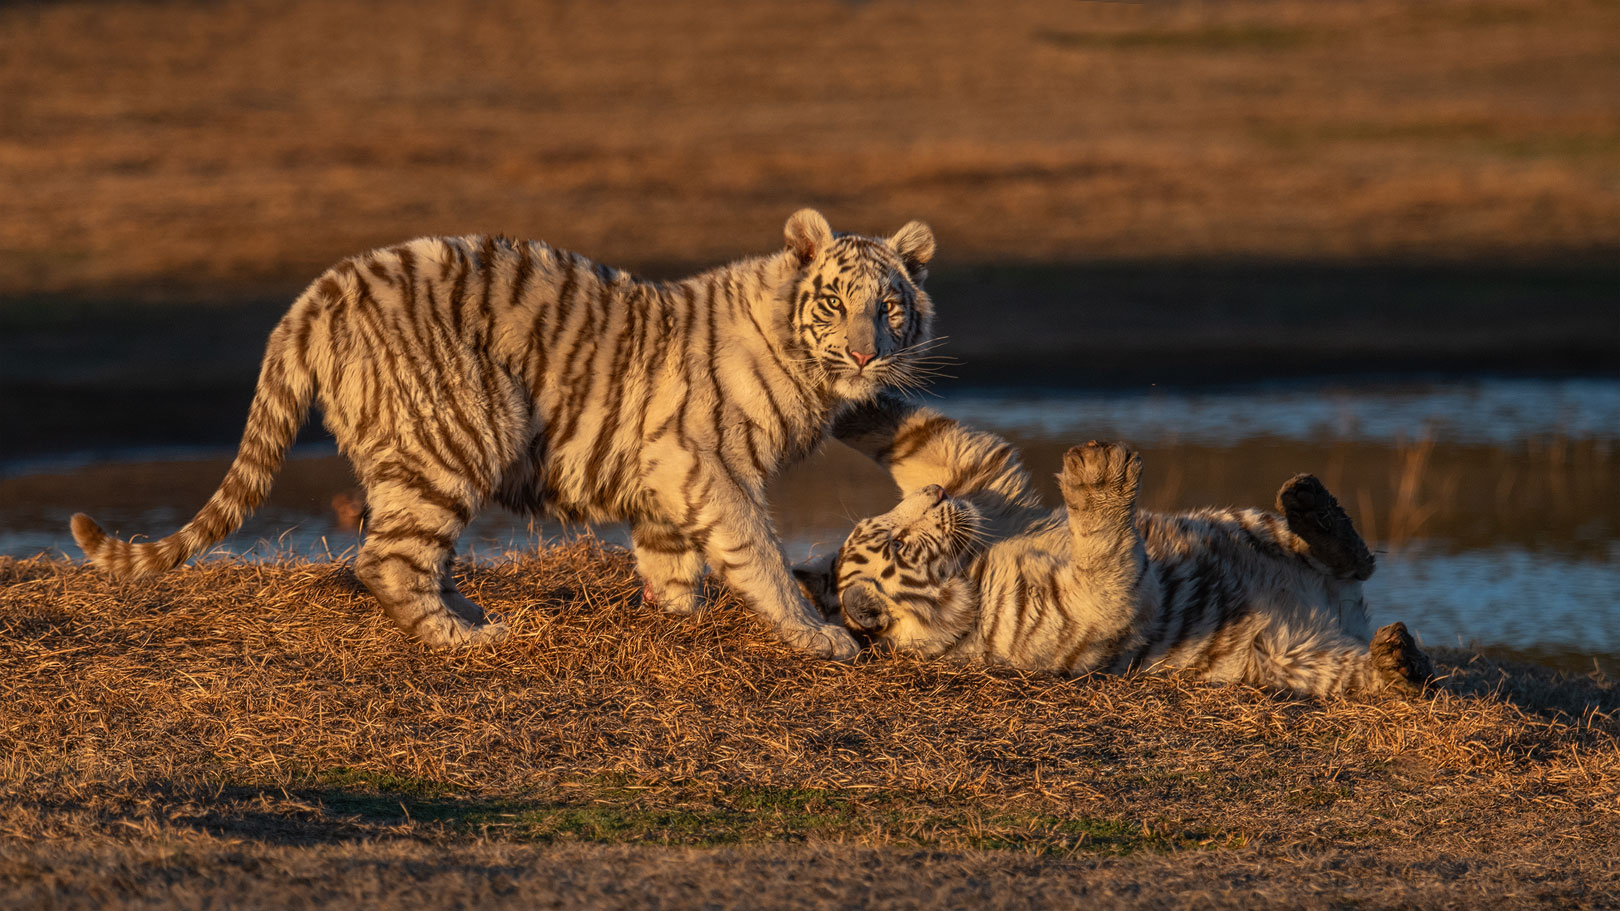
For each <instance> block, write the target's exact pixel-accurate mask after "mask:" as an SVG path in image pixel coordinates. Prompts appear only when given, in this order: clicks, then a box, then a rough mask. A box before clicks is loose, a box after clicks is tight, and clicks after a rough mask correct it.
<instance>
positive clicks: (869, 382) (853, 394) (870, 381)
mask: <svg viewBox="0 0 1620 911" xmlns="http://www.w3.org/2000/svg"><path fill="white" fill-rule="evenodd" d="M884 385H885V384H884V383H883V381H882V380H881V379H879V378H878V377H874V376H868V375H866V374H864V373H843V374H840V375H839V376H838V377H836V378H835V379H834V380H833V383H832V391H833V394H834V395H836V396H838V397H839V398H841V399H843V400H845V401H847V402H864V401H867V400H869V399H871V398H874V397H875V396H876V395H877V394H878V393H879V392H880V391H882V390H883V388H884Z"/></svg>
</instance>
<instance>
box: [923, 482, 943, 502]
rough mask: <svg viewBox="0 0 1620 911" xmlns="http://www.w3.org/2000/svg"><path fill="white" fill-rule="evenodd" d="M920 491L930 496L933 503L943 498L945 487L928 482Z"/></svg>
mask: <svg viewBox="0 0 1620 911" xmlns="http://www.w3.org/2000/svg"><path fill="white" fill-rule="evenodd" d="M922 492H923V493H925V494H928V496H930V497H932V498H933V500H934V502H935V503H938V502H939V501H940V500H943V499H945V488H943V487H941V486H939V485H938V484H930V485H928V486H927V487H924V488H923V489H922Z"/></svg>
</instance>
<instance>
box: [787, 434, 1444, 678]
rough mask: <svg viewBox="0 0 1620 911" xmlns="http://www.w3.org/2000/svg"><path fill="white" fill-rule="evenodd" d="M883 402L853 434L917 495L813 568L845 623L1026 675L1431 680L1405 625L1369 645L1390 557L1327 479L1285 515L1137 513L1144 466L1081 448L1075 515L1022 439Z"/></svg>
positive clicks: (1301, 492)
mask: <svg viewBox="0 0 1620 911" xmlns="http://www.w3.org/2000/svg"><path fill="white" fill-rule="evenodd" d="M907 411H908V409H905V408H904V407H903V406H898V405H896V404H894V403H879V404H877V405H874V406H872V407H870V408H867V409H865V410H864V412H862V413H858V414H854V415H851V416H850V417H849V418H847V419H846V424H849V425H854V426H846V427H845V428H844V429H845V432H846V434H848V436H845V438H846V440H849V441H851V442H854V443H855V444H856V445H857V448H862V449H864V450H866V451H867V452H868V454H869V455H872V456H873V457H874V458H877V459H878V460H879V461H880V462H882V463H885V464H887V465H888V466H889V468H890V470H891V472H892V475H893V477H894V478H895V480H896V481H897V482H898V483H899V484H900V485H901V486H902V489H909V490H912V491H913V492H912V493H910V494H908V495H906V496H905V497H904V499H902V500H901V501H900V504H899V505H898V506H896V507H895V508H894V509H893V510H891V511H889V512H888V513H886V514H884V515H881V516H877V517H874V518H870V519H866V520H865V521H863V522H861V523H860V524H858V525H857V526H856V527H855V530H854V531H853V532H852V533H851V534H850V536H849V538H848V540H846V541H845V542H844V545H843V547H842V548H840V550H839V551H838V553H837V554H836V555H835V556H833V557H831V558H826V559H823V560H822V561H821V562H820V563H818V564H813V565H806V566H800V567H798V568H797V569H796V574H797V575H798V577H799V579H800V581H801V582H802V583H803V584H804V585H805V588H806V590H807V591H808V592H809V593H810V594H811V595H812V596H813V597H814V598H815V599H816V600H817V601H818V603H819V604H820V605H821V606H822V609H823V611H824V612H826V613H827V614H828V615H829V617H831V616H834V615H836V614H841V615H842V617H843V620H844V623H845V625H847V626H849V627H850V628H851V629H852V630H854V631H856V632H857V633H859V634H864V635H865V636H866V637H868V638H870V639H873V640H876V641H879V642H883V643H887V644H889V645H891V646H894V647H897V648H900V649H903V650H906V651H910V652H915V653H919V654H922V655H925V656H941V655H942V656H949V657H952V658H957V659H960V660H967V661H981V662H986V663H994V664H1009V665H1013V666H1015V667H1020V668H1025V669H1028V670H1040V671H1055V672H1058V673H1064V674H1082V673H1086V672H1089V671H1112V672H1119V673H1124V672H1133V671H1156V670H1170V669H1185V670H1189V671H1192V672H1195V673H1197V674H1199V675H1201V676H1202V677H1204V678H1205V679H1208V680H1214V681H1229V682H1244V683H1251V684H1259V685H1263V686H1271V687H1279V688H1282V689H1287V690H1294V691H1298V692H1303V693H1310V694H1314V695H1327V694H1333V693H1350V692H1372V691H1384V690H1391V691H1397V692H1406V693H1416V692H1420V691H1421V690H1422V689H1423V687H1424V685H1425V684H1426V683H1427V682H1428V681H1429V680H1430V679H1431V677H1432V675H1433V672H1432V669H1431V666H1430V663H1429V660H1428V658H1427V657H1426V656H1425V655H1424V654H1423V653H1422V652H1421V651H1420V650H1419V649H1418V648H1417V645H1416V643H1415V642H1413V640H1412V637H1411V635H1410V634H1409V633H1408V632H1407V630H1406V626H1405V625H1404V624H1401V623H1394V624H1390V625H1389V626H1386V627H1384V628H1382V629H1380V630H1379V631H1378V633H1377V635H1375V636H1373V637H1372V641H1371V644H1370V647H1369V645H1368V639H1367V632H1368V621H1367V611H1366V605H1365V602H1364V601H1363V600H1362V595H1361V582H1362V581H1363V580H1365V579H1366V578H1368V577H1369V576H1370V575H1371V574H1372V571H1373V558H1372V555H1371V554H1370V553H1368V552H1367V547H1366V544H1365V543H1364V542H1363V541H1362V539H1361V536H1360V535H1358V534H1357V533H1356V531H1355V529H1354V527H1353V526H1352V525H1351V522H1350V518H1349V517H1348V516H1347V515H1345V513H1344V510H1342V509H1341V508H1339V505H1338V503H1337V502H1336V501H1335V500H1334V498H1333V496H1332V495H1331V494H1329V493H1328V491H1327V489H1326V488H1325V487H1323V486H1322V484H1321V483H1320V482H1319V481H1317V480H1316V478H1314V477H1311V476H1310V475H1299V476H1296V477H1295V478H1293V479H1291V480H1290V481H1288V482H1287V483H1286V484H1284V485H1283V487H1282V490H1281V491H1280V492H1279V493H1278V495H1277V500H1278V510H1279V512H1281V513H1282V515H1281V516H1278V515H1275V514H1272V513H1267V512H1262V511H1259V510H1253V509H1244V510H1224V509H1202V510H1197V511H1194V512H1189V513H1183V514H1178V515H1163V514H1157V513H1150V512H1145V511H1141V512H1139V511H1138V510H1137V508H1136V495H1137V484H1138V480H1139V477H1140V473H1141V460H1140V458H1139V457H1138V456H1137V455H1136V454H1135V453H1133V452H1131V451H1130V450H1129V449H1127V448H1126V447H1124V446H1122V445H1120V444H1117V443H1096V442H1093V443H1088V444H1086V445H1084V446H1076V447H1074V448H1073V449H1070V450H1069V451H1068V453H1067V455H1066V456H1065V457H1064V462H1063V473H1062V474H1061V475H1060V477H1059V480H1060V483H1061V487H1062V491H1063V499H1064V504H1065V508H1063V509H1060V510H1057V511H1055V512H1052V511H1048V510H1046V509H1045V508H1043V507H1042V506H1041V505H1040V504H1039V502H1038V500H1037V498H1036V497H1035V496H1034V494H1033V492H1032V491H1031V489H1030V486H1029V476H1028V473H1027V472H1026V471H1025V470H1024V469H1023V467H1022V465H1020V464H1019V461H1018V457H1017V455H1016V454H1015V453H1014V451H1013V449H1012V447H1011V445H1010V444H1008V443H1007V442H1006V441H1004V440H1001V439H999V438H997V437H995V436H993V435H991V434H988V433H983V432H978V431H972V430H968V429H967V428H965V427H962V426H961V425H960V424H957V423H955V422H954V421H951V420H949V419H947V418H944V417H942V416H940V415H938V414H936V413H934V412H931V411H928V410H926V409H921V410H915V411H910V412H909V413H907Z"/></svg>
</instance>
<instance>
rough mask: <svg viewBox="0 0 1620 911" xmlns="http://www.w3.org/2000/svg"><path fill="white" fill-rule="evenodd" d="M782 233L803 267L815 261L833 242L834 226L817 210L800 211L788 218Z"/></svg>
mask: <svg viewBox="0 0 1620 911" xmlns="http://www.w3.org/2000/svg"><path fill="white" fill-rule="evenodd" d="M782 233H783V235H784V236H786V237H787V245H788V249H789V250H792V251H793V255H794V256H797V257H798V258H799V265H801V266H803V265H806V264H808V263H809V262H810V260H812V259H815V258H816V254H817V253H820V252H821V251H822V250H825V249H827V245H828V244H831V243H832V240H833V233H832V225H829V224H827V219H825V218H823V217H822V216H821V213H820V212H817V211H816V210H815V209H800V210H799V211H797V212H794V213H793V214H792V215H790V216H788V220H787V226H786V227H784V228H783V229H782Z"/></svg>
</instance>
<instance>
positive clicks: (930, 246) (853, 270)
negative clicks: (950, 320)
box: [784, 209, 935, 401]
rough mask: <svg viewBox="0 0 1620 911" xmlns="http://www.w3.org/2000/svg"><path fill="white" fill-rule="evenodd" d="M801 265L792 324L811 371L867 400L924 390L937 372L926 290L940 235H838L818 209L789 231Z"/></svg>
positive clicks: (912, 231)
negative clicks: (882, 393)
mask: <svg viewBox="0 0 1620 911" xmlns="http://www.w3.org/2000/svg"><path fill="white" fill-rule="evenodd" d="M784 234H785V235H786V237H787V248H788V253H789V254H790V256H791V257H792V261H793V262H795V263H796V264H797V267H798V269H797V272H796V273H795V278H794V285H793V288H792V294H791V302H792V323H793V329H794V331H795V333H796V336H797V338H798V341H799V342H800V343H801V344H803V345H804V347H805V349H806V350H807V352H808V357H807V363H806V367H807V368H808V369H809V371H810V372H811V373H812V374H814V375H815V376H816V377H818V378H819V379H820V380H821V381H822V383H823V384H824V386H825V387H826V388H827V389H829V390H830V391H831V392H832V393H833V394H834V395H836V396H838V397H839V398H841V399H844V400H848V401H863V400H865V399H868V398H871V397H872V396H873V395H874V394H875V393H877V391H878V390H880V389H883V388H897V389H911V388H917V387H920V386H921V385H922V384H923V383H924V382H925V381H926V380H927V378H928V376H929V375H930V374H931V373H932V372H933V370H932V363H933V359H932V358H930V357H929V356H928V354H927V352H928V351H929V350H930V349H931V348H932V347H933V344H934V342H935V339H934V304H933V301H931V300H930V299H929V298H928V295H927V294H926V293H925V292H924V291H923V289H922V284H923V279H925V278H926V277H927V275H928V261H929V260H931V259H933V257H934V234H933V232H932V231H930V230H929V229H928V226H927V225H925V224H923V223H922V222H920V221H914V222H910V223H908V224H907V225H906V226H905V227H903V228H901V229H900V230H899V231H897V232H895V234H894V235H893V236H892V237H886V238H884V237H863V236H860V235H857V234H835V233H833V230H832V228H831V227H829V226H828V224H827V219H825V218H823V217H822V216H821V213H820V212H817V211H816V210H814V209H800V210H799V211H797V212H795V213H793V216H792V217H791V218H789V219H788V221H787V226H786V228H785V229H784Z"/></svg>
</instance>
